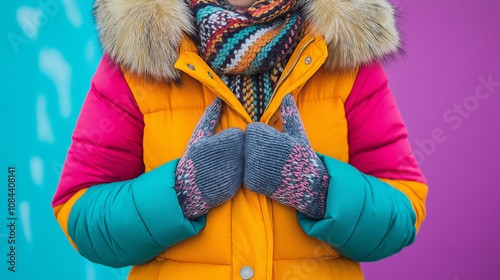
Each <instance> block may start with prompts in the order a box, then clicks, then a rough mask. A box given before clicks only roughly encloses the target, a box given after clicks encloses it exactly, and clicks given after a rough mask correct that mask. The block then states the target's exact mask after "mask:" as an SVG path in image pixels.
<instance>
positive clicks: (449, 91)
mask: <svg viewBox="0 0 500 280" xmlns="http://www.w3.org/2000/svg"><path fill="white" fill-rule="evenodd" d="M91 2H92V1H90V0H89V1H77V0H37V1H35V0H33V1H27V0H23V1H13V0H6V1H2V6H3V7H2V9H1V12H0V15H1V18H2V24H1V27H0V57H1V60H0V62H2V63H1V65H0V81H1V86H0V117H1V118H0V120H1V125H0V279H55V280H57V279H74V280H80V279H81V280H83V279H87V280H93V279H103V280H104V279H105V280H112V279H117V280H119V279H125V278H126V275H127V273H128V270H129V268H122V269H112V268H107V267H104V266H101V265H97V264H93V263H91V262H89V261H87V260H85V259H84V258H83V257H81V256H80V255H79V254H78V253H77V252H76V251H75V250H74V249H73V248H72V247H71V245H70V244H69V242H68V241H67V240H66V237H65V236H64V234H63V232H62V231H61V229H60V228H59V225H58V224H57V222H56V220H55V218H54V216H53V213H52V209H51V206H50V203H51V199H52V196H53V194H54V192H55V189H56V186H57V182H58V179H59V176H60V173H61V168H62V165H63V163H64V159H65V156H66V152H67V150H68V148H69V145H70V143H71V133H72V130H73V128H74V126H75V123H76V120H77V117H78V114H79V111H80V108H81V105H82V103H83V100H84V98H85V95H86V93H87V90H88V88H89V82H90V79H91V77H92V75H93V73H94V71H95V69H96V67H97V65H98V63H99V60H100V57H101V55H102V53H101V51H100V48H99V44H98V40H97V35H96V32H95V31H94V28H95V26H94V22H93V20H92V17H91V9H92V7H91V6H92V3H91ZM391 2H392V3H393V4H394V5H395V6H396V7H397V8H398V10H399V15H400V18H399V26H400V28H401V30H402V32H403V38H404V42H405V50H406V55H405V56H403V57H401V56H400V57H399V59H398V60H397V61H391V62H388V63H386V70H387V72H388V75H389V79H390V85H391V87H392V90H393V93H394V95H395V98H396V100H397V102H398V105H399V108H400V111H401V113H402V115H403V118H404V120H405V122H406V125H407V126H408V130H409V132H410V135H409V138H410V142H411V144H412V147H413V151H414V153H415V155H416V157H417V160H418V161H419V163H420V165H421V167H422V170H423V172H424V174H425V175H426V177H427V180H428V183H429V188H430V192H429V197H428V201H427V211H428V215H427V219H426V221H425V222H424V223H423V225H422V228H421V231H420V233H419V235H418V236H417V240H416V242H415V243H414V245H412V246H411V247H409V248H406V249H405V250H403V251H402V252H401V253H399V254H397V255H395V256H393V257H390V258H388V259H386V260H383V261H379V262H376V263H368V264H363V267H364V272H365V275H366V278H367V279H368V280H376V279H380V280H392V279H395V280H406V279H409V280H411V279H417V280H420V279H426V280H433V279H440V280H465V279H485V280H488V279H500V266H499V265H498V264H500V176H499V174H500V110H499V109H500V1H497V0H454V1H446V0H434V1H431V0H392V1H391ZM9 166H11V167H15V170H16V212H15V215H14V216H11V215H9V210H8V198H9V197H8V194H9V191H8V167H9ZM9 217H10V218H12V217H15V218H17V220H15V221H16V235H15V238H16V244H15V246H16V268H15V269H16V272H15V273H12V272H10V271H8V270H7V269H8V267H9V266H10V264H9V263H8V262H7V261H8V259H9V256H8V255H7V254H9V251H10V250H9V247H10V246H11V245H12V244H8V242H9V240H11V239H9V237H10V236H11V233H10V229H9V227H8V225H9V222H10V221H13V220H8V218H9Z"/></svg>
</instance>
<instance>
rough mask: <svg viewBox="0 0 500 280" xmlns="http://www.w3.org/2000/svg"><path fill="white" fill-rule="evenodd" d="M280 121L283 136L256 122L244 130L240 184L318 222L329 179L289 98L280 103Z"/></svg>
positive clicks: (324, 204)
mask: <svg viewBox="0 0 500 280" xmlns="http://www.w3.org/2000/svg"><path fill="white" fill-rule="evenodd" d="M281 119H282V122H283V128H284V132H283V133H281V132H279V131H278V130H276V129H274V128H272V127H270V126H269V125H266V124H263V123H259V122H254V123H251V124H249V125H248V126H247V128H246V130H245V147H244V154H245V174H244V178H243V181H244V183H245V185H246V186H247V188H248V189H249V190H251V191H254V192H257V193H262V194H265V195H266V196H268V197H270V198H272V199H274V200H276V201H278V202H279V203H281V204H284V205H289V206H292V207H294V208H295V209H297V210H298V211H300V212H302V213H304V214H306V215H307V216H309V217H312V218H315V219H318V220H321V219H323V217H324V215H325V208H326V195H327V191H328V183H329V176H328V173H327V171H326V168H325V166H324V165H323V162H322V161H321V160H320V159H319V158H318V156H317V155H316V153H315V152H314V151H313V149H312V147H311V144H310V143H309V139H308V138H307V134H306V132H305V129H304V125H303V124H302V120H301V118H300V115H299V111H298V110H297V105H296V104H295V100H294V99H293V97H292V96H291V95H290V94H288V95H286V96H285V98H284V99H283V101H282V103H281Z"/></svg>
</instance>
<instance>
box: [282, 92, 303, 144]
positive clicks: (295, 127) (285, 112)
mask: <svg viewBox="0 0 500 280" xmlns="http://www.w3.org/2000/svg"><path fill="white" fill-rule="evenodd" d="M281 121H282V122H283V129H284V131H285V133H287V134H291V135H296V134H299V133H300V134H305V129H304V125H303V124H302V119H301V118H300V114H299V110H298V109H297V104H295V99H294V98H293V96H292V95H291V94H287V95H286V96H285V97H284V98H283V100H282V101H281Z"/></svg>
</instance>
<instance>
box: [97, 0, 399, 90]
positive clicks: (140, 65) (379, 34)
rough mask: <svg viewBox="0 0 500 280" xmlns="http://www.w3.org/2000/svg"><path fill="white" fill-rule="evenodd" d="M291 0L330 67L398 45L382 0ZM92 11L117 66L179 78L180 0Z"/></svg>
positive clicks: (187, 28) (110, 3) (350, 64)
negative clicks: (319, 39)
mask: <svg viewBox="0 0 500 280" xmlns="http://www.w3.org/2000/svg"><path fill="white" fill-rule="evenodd" d="M297 2H298V4H299V5H302V6H303V11H304V13H305V16H306V19H307V20H308V21H309V22H310V23H311V26H312V28H313V29H314V30H315V31H319V33H320V34H322V35H323V37H324V38H325V41H326V44H327V47H328V58H327V61H326V67H327V68H328V69H330V70H333V71H345V70H352V69H353V68H355V67H357V66H359V65H363V64H368V63H370V62H373V61H374V60H378V59H381V58H382V57H383V56H385V55H387V54H389V53H391V52H394V51H396V50H397V49H398V48H399V45H400V39H399V34H398V31H397V29H396V26H395V20H394V10H393V8H392V6H391V5H390V4H389V3H388V2H387V1H386V0H351V1H348V0H297ZM94 16H95V19H96V22H97V29H98V31H99V39H100V41H101V45H102V48H103V50H104V51H105V52H107V53H109V55H110V56H111V57H112V58H113V59H114V60H115V61H116V62H117V63H118V64H120V65H121V66H122V67H124V68H125V69H127V70H130V71H131V73H133V74H137V75H141V76H145V77H147V78H149V79H153V80H166V81H172V80H175V79H177V78H179V73H178V70H176V69H175V68H174V64H175V62H176V61H177V59H178V53H177V51H178V49H179V45H180V43H181V40H182V39H183V37H184V36H186V35H188V36H189V35H193V34H194V32H195V26H194V24H195V23H194V17H193V14H192V12H191V10H190V8H189V7H188V5H187V4H186V3H185V0H96V1H95V3H94Z"/></svg>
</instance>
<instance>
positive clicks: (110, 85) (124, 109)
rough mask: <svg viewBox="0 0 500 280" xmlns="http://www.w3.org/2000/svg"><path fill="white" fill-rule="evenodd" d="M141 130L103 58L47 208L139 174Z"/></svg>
mask: <svg viewBox="0 0 500 280" xmlns="http://www.w3.org/2000/svg"><path fill="white" fill-rule="evenodd" d="M143 130H144V121H143V115H142V113H141V112H140V110H139V108H138V106H137V103H136V102H135V100H134V97H133V95H132V93H131V91H130V89H129V87H128V85H127V82H126V81H125V79H124V77H123V75H122V72H121V70H120V68H119V67H117V66H116V65H115V64H114V63H113V62H112V61H111V60H110V59H109V57H108V56H107V55H105V56H104V57H103V58H102V60H101V63H100V64H99V67H98V68H97V71H96V73H95V75H94V77H93V78H92V82H91V89H90V91H89V92H88V94H87V97H86V99H85V102H84V104H83V107H82V110H81V112H80V116H79V117H78V121H77V123H76V127H75V130H74V132H73V137H72V140H73V142H72V144H71V146H70V148H69V151H68V155H67V157H66V161H65V163H64V167H63V170H62V174H61V179H60V181H59V185H58V187H57V191H56V194H55V196H54V198H53V201H52V207H55V206H56V205H59V204H61V203H64V202H66V201H67V200H68V199H69V198H70V197H71V196H72V195H73V194H75V193H76V192H77V191H78V190H81V189H83V188H87V187H90V186H93V185H97V184H103V183H110V182H116V181H125V180H130V179H133V178H136V177H138V176H139V175H140V174H142V173H144V163H143V159H142V138H143Z"/></svg>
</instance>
